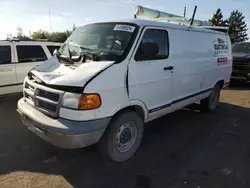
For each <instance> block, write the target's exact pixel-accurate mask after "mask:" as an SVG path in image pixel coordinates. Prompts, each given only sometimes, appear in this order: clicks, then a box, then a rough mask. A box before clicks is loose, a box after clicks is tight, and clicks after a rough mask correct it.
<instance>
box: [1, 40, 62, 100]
mask: <svg viewBox="0 0 250 188" xmlns="http://www.w3.org/2000/svg"><path fill="white" fill-rule="evenodd" d="M60 47H61V43H55V42H43V41H19V40H15V41H9V40H5V41H0V96H2V95H7V94H12V93H17V92H22V84H23V80H24V78H25V76H26V75H27V73H28V72H29V70H31V69H32V68H33V67H35V66H36V65H38V64H40V63H42V62H43V61H45V60H47V59H49V58H50V57H51V56H52V55H53V52H54V50H55V49H59V48H60Z"/></svg>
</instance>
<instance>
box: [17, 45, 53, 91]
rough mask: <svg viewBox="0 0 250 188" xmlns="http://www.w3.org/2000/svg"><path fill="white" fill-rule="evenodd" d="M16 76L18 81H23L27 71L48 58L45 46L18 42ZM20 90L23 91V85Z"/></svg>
mask: <svg viewBox="0 0 250 188" xmlns="http://www.w3.org/2000/svg"><path fill="white" fill-rule="evenodd" d="M15 49H16V56H17V63H16V77H17V81H18V82H23V81H24V78H25V77H26V75H27V73H28V72H29V71H30V70H31V69H32V68H33V67H35V66H36V65H39V64H41V63H43V62H44V61H45V60H47V59H48V55H46V53H45V50H44V47H43V46H42V45H39V44H34V45H31V44H25V43H23V44H22V43H20V44H18V43H16V44H15ZM19 90H20V91H22V87H19Z"/></svg>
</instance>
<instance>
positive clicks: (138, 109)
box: [114, 105, 145, 121]
mask: <svg viewBox="0 0 250 188" xmlns="http://www.w3.org/2000/svg"><path fill="white" fill-rule="evenodd" d="M125 111H134V112H136V113H137V114H138V115H139V116H140V117H141V118H142V120H143V121H144V120H145V114H144V110H143V108H142V107H141V106H137V105H134V106H128V107H126V108H123V109H121V110H119V111H118V112H116V113H115V115H114V116H117V115H120V114H121V113H124V112H125Z"/></svg>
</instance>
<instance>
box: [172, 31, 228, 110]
mask: <svg viewBox="0 0 250 188" xmlns="http://www.w3.org/2000/svg"><path fill="white" fill-rule="evenodd" d="M218 38H220V39H223V40H224V41H225V42H227V44H228V45H227V46H228V50H227V52H226V51H224V52H223V53H224V54H223V53H220V54H217V55H215V51H216V50H215V48H214V44H215V43H216V42H217V40H218ZM170 44H171V45H170V52H171V53H170V55H171V60H173V61H174V75H173V82H172V83H173V85H172V93H173V97H172V100H173V105H175V108H176V109H178V108H181V107H183V106H184V105H187V104H189V103H192V102H195V101H197V100H200V99H202V98H205V97H207V96H208V95H209V94H210V92H211V90H212V88H213V87H214V85H215V84H216V82H217V81H219V80H224V81H225V82H227V81H228V80H229V78H230V74H231V66H232V62H231V61H232V56H231V43H230V41H229V38H228V36H227V35H225V34H214V33H205V32H195V31H186V30H172V32H171V36H170ZM220 57H226V58H227V62H226V63H222V64H218V62H217V61H218V58H220ZM185 100H186V101H188V102H184V101H185ZM178 103H179V105H178Z"/></svg>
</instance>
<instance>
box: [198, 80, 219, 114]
mask: <svg viewBox="0 0 250 188" xmlns="http://www.w3.org/2000/svg"><path fill="white" fill-rule="evenodd" d="M220 91H221V88H220V86H219V84H216V85H215V86H214V88H213V91H212V92H211V94H210V95H209V96H208V97H207V98H205V99H203V100H201V110H202V111H205V112H212V111H214V110H215V109H216V108H217V106H218V105H219V101H220Z"/></svg>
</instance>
